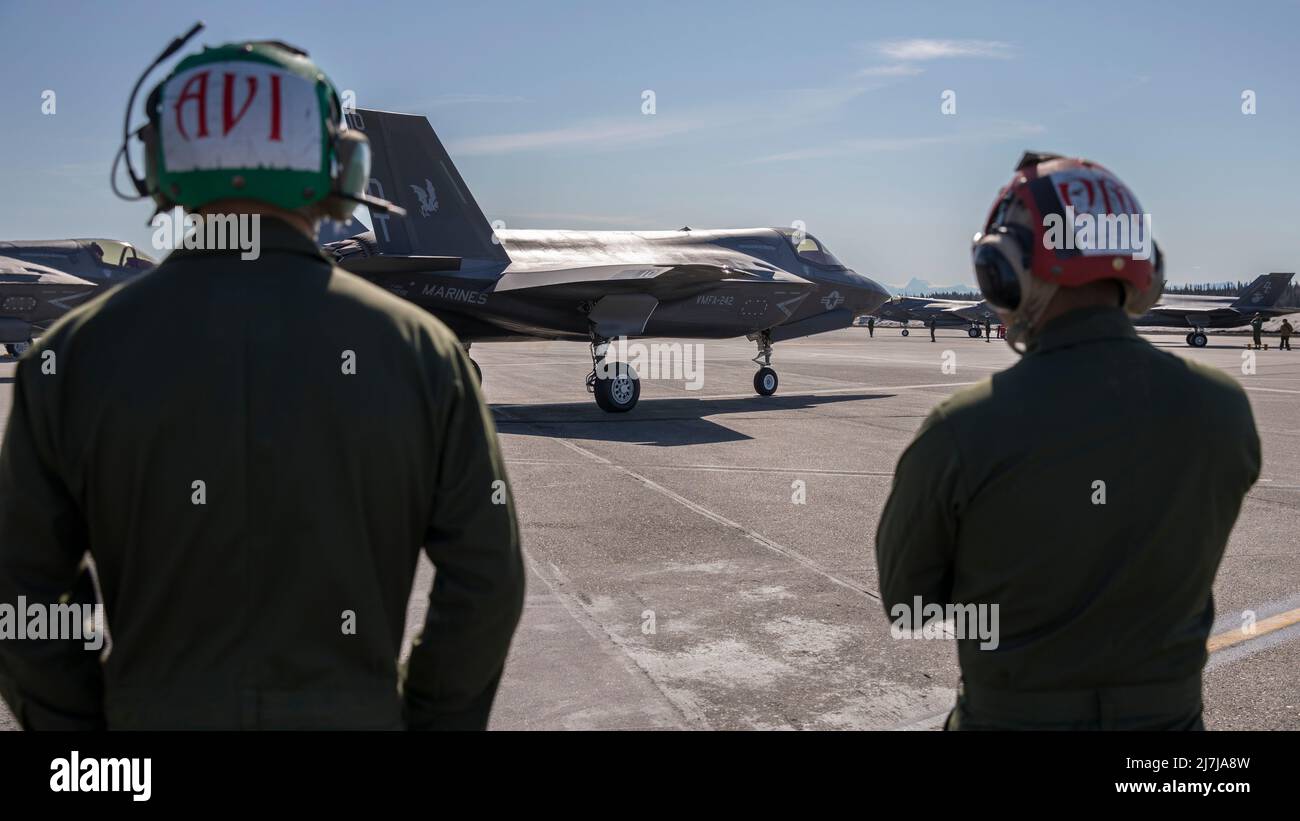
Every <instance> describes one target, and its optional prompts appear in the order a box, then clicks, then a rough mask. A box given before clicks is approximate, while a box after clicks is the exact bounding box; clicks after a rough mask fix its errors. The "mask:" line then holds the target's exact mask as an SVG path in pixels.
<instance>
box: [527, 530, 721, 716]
mask: <svg viewBox="0 0 1300 821" xmlns="http://www.w3.org/2000/svg"><path fill="white" fill-rule="evenodd" d="M522 553H523V556H524V561H526V562H528V567H529V569H531V570H532V571H533V573H534V574H536V576H537V578H539V579H541V580H542V584H545V585H546V588H547V589H548V590H549V591H550V592H551V595H553V596H555V598H556V600H557V601H558V602H559V603H560V606H561V607H563V608H564V610H565V612H567V613H568V614H569V617H570V618H572V619H573V620H574V621H576V622H577V623H578V625H579V626H580V627H581V628H582V629H583V630H585V631H586V632H587V634H588V635H589V636H591V637H592V638H593V639H595V640H596V641H597V643H598V644H599V643H601V642H602V641H609V642H611V643H613V645H614V646H615V647H617V648H618V649H619V651H620V652H622V654H623V658H624V660H625V661H626V663H628V664H630V665H631V667H632V668H633V669H634V671H635V672H637V673H640V674H641V675H644V676H645V677H646V678H647V679H648V680H649V681H650V684H651V685H652V686H653V687H654V688H655V690H656V691H658V692H659V694H660V695H661V696H663V698H664V699H665V700H666V701H667V702H668V703H669V704H671V705H672V706H673V708H674V709H676V710H677V712H679V713H680V714H681V716H682V719H683V720H684V721H686V723H687V724H694V725H697V726H699V727H702V728H704V729H706V730H708V729H712V728H711V727H710V726H709V721H708V719H707V718H706V717H705V716H704V713H702V712H700V710H699V709H697V708H696V707H695V706H694V705H693V704H691V703H690V702H688V701H685V700H683V699H681V698H678V697H676V696H674V695H673V692H672V691H671V689H669V688H665V687H664V686H663V684H662V683H661V682H660V681H659V680H658V679H657V678H656V677H655V676H654V674H653V673H651V672H650V671H649V670H647V669H645V668H644V667H642V666H641V665H640V664H638V663H637V660H636V654H635V653H634V652H633V651H632V648H630V647H628V645H627V643H626V642H624V641H623V640H622V639H621V638H619V637H618V636H617V635H616V634H614V632H613V631H611V630H608V629H606V628H605V626H604V625H603V624H601V623H600V622H599V621H598V620H596V619H593V618H592V617H591V616H590V615H588V614H587V612H586V611H585V610H583V609H582V607H581V606H580V605H577V604H575V603H574V602H575V597H574V596H572V595H571V594H568V593H564V592H561V591H560V590H557V589H556V588H555V584H554V582H552V581H551V579H550V577H548V576H547V574H546V573H544V572H543V571H542V568H541V566H540V565H539V564H538V563H537V562H536V561H535V560H534V559H533V557H532V556H530V555H529V554H528V551H526V550H524V551H522ZM547 566H549V567H550V569H551V570H552V571H554V572H555V574H556V577H557V580H558V581H560V583H561V584H564V585H567V584H568V583H569V581H568V579H567V578H566V577H565V575H564V574H563V573H561V572H560V569H559V568H558V567H556V566H555V565H554V564H552V563H551V562H547Z"/></svg>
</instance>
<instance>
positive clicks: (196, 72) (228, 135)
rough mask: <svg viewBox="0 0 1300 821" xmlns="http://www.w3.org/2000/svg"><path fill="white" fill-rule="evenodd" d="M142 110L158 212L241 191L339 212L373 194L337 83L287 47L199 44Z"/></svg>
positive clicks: (366, 157) (360, 138)
mask: <svg viewBox="0 0 1300 821" xmlns="http://www.w3.org/2000/svg"><path fill="white" fill-rule="evenodd" d="M145 108H146V112H147V114H148V116H149V125H148V126H146V128H145V129H144V131H143V133H142V135H141V136H142V137H143V138H144V141H145V167H146V174H145V178H146V187H147V192H148V194H149V195H150V196H152V197H153V199H154V201H155V202H156V203H157V205H158V207H159V209H160V210H165V209H169V208H172V207H174V206H177V205H179V206H182V207H183V208H185V209H187V210H191V211H192V210H196V209H198V208H201V207H203V206H204V205H207V204H208V203H211V202H215V201H217V200H222V199H234V198H237V199H249V200H256V201H259V202H264V203H269V204H271V205H274V206H278V207H280V208H284V209H287V210H291V211H293V210H300V209H306V208H310V207H311V206H318V210H319V212H320V213H321V214H323V215H325V216H329V217H331V218H335V219H345V218H346V217H347V216H348V215H349V214H351V212H352V210H353V209H354V208H355V207H356V203H357V202H362V201H365V200H367V199H369V198H367V197H365V196H364V195H365V186H366V183H367V180H368V179H369V175H370V172H369V168H370V152H369V144H368V142H367V140H366V138H365V136H364V135H362V134H360V133H359V132H356V131H355V130H348V129H343V128H342V127H341V124H340V115H341V113H342V112H341V107H340V104H339V97H338V93H337V92H336V91H335V89H334V86H333V85H332V84H331V83H330V81H329V80H328V79H327V78H326V77H325V75H324V73H322V72H321V70H320V69H319V68H317V67H316V64H315V63H313V62H312V61H311V60H310V59H309V58H308V56H307V53H306V52H304V51H302V50H300V49H296V48H294V47H293V46H290V45H287V44H285V43H282V42H278V41H257V42H247V43H229V44H226V45H222V46H217V47H215V48H212V47H208V48H204V49H203V50H202V51H200V52H199V53H197V54H192V55H190V56H188V57H186V58H185V59H183V60H181V62H180V63H178V64H177V65H176V67H175V69H174V70H173V71H172V72H171V74H169V75H168V76H167V78H166V79H165V80H163V81H162V82H161V83H159V84H158V86H157V87H155V88H154V90H153V91H152V92H151V93H150V95H149V99H148V101H147V103H146V105H145ZM327 200H329V201H328V202H327Z"/></svg>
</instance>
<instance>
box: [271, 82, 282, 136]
mask: <svg viewBox="0 0 1300 821" xmlns="http://www.w3.org/2000/svg"><path fill="white" fill-rule="evenodd" d="M270 140H271V142H275V143H278V142H280V75H279V74H272V75H271V136H270Z"/></svg>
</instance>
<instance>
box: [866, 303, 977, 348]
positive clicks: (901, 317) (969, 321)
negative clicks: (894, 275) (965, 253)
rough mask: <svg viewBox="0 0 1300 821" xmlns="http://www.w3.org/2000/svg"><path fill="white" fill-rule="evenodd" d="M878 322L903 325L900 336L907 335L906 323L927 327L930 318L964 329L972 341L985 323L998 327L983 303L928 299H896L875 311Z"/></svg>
mask: <svg viewBox="0 0 1300 821" xmlns="http://www.w3.org/2000/svg"><path fill="white" fill-rule="evenodd" d="M876 316H877V317H878V318H880V319H888V320H891V321H893V322H901V323H902V324H903V336H907V335H908V330H907V323H908V322H911V321H917V322H920V323H921V324H922V325H927V326H928V325H929V323H930V319H931V318H933V319H934V321H935V325H936V326H938V327H946V328H956V327H964V328H966V333H967V335H968V336H970V337H971V338H972V339H977V338H979V337H980V336H982V335H983V334H984V330H983V328H982V326H983V324H984V321H985V320H988V321H989V322H991V323H993V324H1001V322H1002V320H1001V318H999V317H998V313H997V311H995V310H993V307H992V306H991V305H989V304H988V302H986V301H984V300H979V301H978V302H977V301H974V300H965V299H929V298H927V297H915V296H896V297H894V298H893V299H891V300H889V301H888V302H886V303H885V304H884V305H881V306H880V307H879V308H878V309H877V310H876Z"/></svg>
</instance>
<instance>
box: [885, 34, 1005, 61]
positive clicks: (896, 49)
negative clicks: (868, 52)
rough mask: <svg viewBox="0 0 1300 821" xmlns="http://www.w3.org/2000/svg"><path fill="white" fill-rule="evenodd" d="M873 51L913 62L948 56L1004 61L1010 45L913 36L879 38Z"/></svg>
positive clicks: (996, 42)
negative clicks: (904, 38) (899, 38)
mask: <svg viewBox="0 0 1300 821" xmlns="http://www.w3.org/2000/svg"><path fill="white" fill-rule="evenodd" d="M875 51H876V52H877V53H878V54H880V55H882V56H884V57H887V58H888V59H890V60H899V61H905V62H915V61H922V60H942V59H947V58H952V57H979V58H985V59H999V60H1005V59H1007V58H1009V57H1011V44H1010V43H1004V42H1002V41H1000V40H936V39H931V38H926V37H916V38H912V39H907V40H883V41H881V42H878V43H876V44H875Z"/></svg>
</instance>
